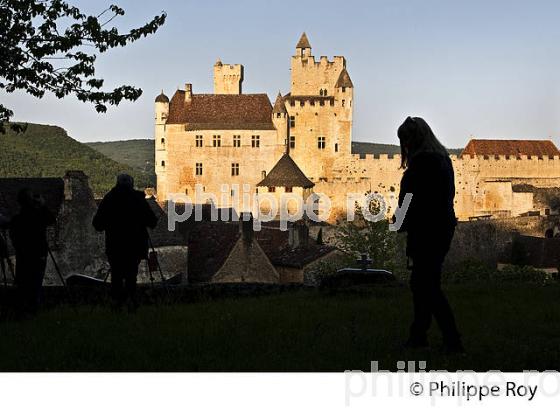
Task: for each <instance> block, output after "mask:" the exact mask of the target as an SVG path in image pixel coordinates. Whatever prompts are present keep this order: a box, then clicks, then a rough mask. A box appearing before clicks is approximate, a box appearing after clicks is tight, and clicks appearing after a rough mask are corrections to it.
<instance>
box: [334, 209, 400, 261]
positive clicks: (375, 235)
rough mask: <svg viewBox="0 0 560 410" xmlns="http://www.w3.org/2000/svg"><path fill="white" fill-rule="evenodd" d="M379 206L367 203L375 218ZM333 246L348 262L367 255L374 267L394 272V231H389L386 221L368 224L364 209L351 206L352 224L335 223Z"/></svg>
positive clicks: (397, 257)
mask: <svg viewBox="0 0 560 410" xmlns="http://www.w3.org/2000/svg"><path fill="white" fill-rule="evenodd" d="M378 207H379V205H378V204H376V203H375V202H374V201H372V202H371V203H370V212H371V213H372V214H373V215H375V214H376V213H377V211H378ZM334 240H335V245H336V247H337V248H338V249H339V250H340V251H341V252H343V253H344V254H345V255H346V256H347V259H351V260H352V261H353V260H354V259H356V258H358V257H359V256H360V255H361V254H367V255H369V257H370V258H371V259H372V260H373V265H374V267H375V268H380V269H387V270H394V269H395V268H396V267H397V265H398V264H399V263H398V260H397V259H400V258H399V256H400V255H399V254H398V249H399V239H398V238H397V233H396V232H391V231H389V221H388V220H387V219H382V220H380V221H377V222H372V221H368V220H367V219H366V218H365V217H364V210H363V209H362V207H361V206H360V205H359V204H356V205H355V219H354V221H352V222H340V223H338V224H337V226H336V229H335V234H334Z"/></svg>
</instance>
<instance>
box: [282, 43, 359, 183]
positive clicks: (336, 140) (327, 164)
mask: <svg viewBox="0 0 560 410" xmlns="http://www.w3.org/2000/svg"><path fill="white" fill-rule="evenodd" d="M353 97H354V85H353V84H352V80H351V79H350V75H349V74H348V71H347V70H346V60H345V58H344V57H340V56H337V57H334V59H333V60H332V61H329V59H328V58H327V57H325V56H321V57H320V59H319V61H316V60H315V57H314V56H313V55H312V49H311V44H310V42H309V39H308V38H307V35H306V34H305V33H303V34H302V35H301V38H300V39H299V41H298V43H297V45H296V52H295V55H294V56H292V61H291V92H290V94H289V95H288V96H287V97H286V98H285V102H286V108H287V110H288V117H289V128H288V131H289V140H290V152H291V155H292V157H293V158H294V160H295V161H296V162H297V164H298V165H299V166H300V167H301V168H302V170H303V171H304V172H305V174H306V175H307V176H309V177H310V178H311V179H312V180H314V181H318V180H328V179H329V178H332V169H333V166H334V163H335V161H336V160H337V159H339V158H341V157H343V156H345V155H349V154H350V153H351V140H352V111H353Z"/></svg>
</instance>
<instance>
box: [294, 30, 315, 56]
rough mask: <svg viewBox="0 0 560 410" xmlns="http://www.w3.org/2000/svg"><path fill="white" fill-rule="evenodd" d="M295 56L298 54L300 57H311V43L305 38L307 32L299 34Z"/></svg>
mask: <svg viewBox="0 0 560 410" xmlns="http://www.w3.org/2000/svg"><path fill="white" fill-rule="evenodd" d="M296 56H299V57H300V58H307V57H311V44H310V43H309V39H308V38H307V34H305V32H304V33H303V34H302V35H301V37H300V38H299V41H298V43H297V44H296Z"/></svg>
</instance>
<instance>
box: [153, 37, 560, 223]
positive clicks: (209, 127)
mask: <svg viewBox="0 0 560 410" xmlns="http://www.w3.org/2000/svg"><path fill="white" fill-rule="evenodd" d="M311 50H312V48H311V44H310V42H309V40H308V38H307V36H306V34H305V33H304V34H303V35H302V36H301V38H300V40H299V41H298V43H297V45H296V49H295V54H294V55H293V56H292V57H291V82H290V83H291V89H290V92H289V93H287V94H285V95H282V94H278V96H277V97H276V100H275V102H274V105H272V104H271V102H270V100H269V98H268V96H267V95H266V94H264V93H263V94H243V93H242V83H243V77H244V72H243V66H242V65H239V64H236V65H230V64H224V63H222V62H221V61H220V60H218V61H217V62H216V64H215V65H214V93H213V94H197V93H195V92H193V87H192V84H185V87H184V89H183V90H177V91H176V92H175V94H174V95H173V97H172V98H171V100H169V98H168V97H167V96H166V95H165V94H164V93H163V92H162V93H161V94H160V95H159V96H157V98H156V100H155V114H156V117H155V152H156V154H155V155H156V158H155V159H156V161H155V162H156V169H155V171H156V175H157V197H158V201H160V202H164V201H166V200H167V199H168V198H169V196H170V195H171V194H187V195H192V194H194V188H195V185H196V184H200V185H202V186H203V187H204V188H203V190H204V192H206V193H214V194H215V195H216V196H217V197H218V198H219V199H218V201H219V203H218V206H232V205H233V202H232V200H230V199H228V198H229V197H233V196H234V188H235V187H237V188H236V189H240V188H238V187H241V186H243V185H244V184H246V185H247V186H248V187H249V188H250V191H251V192H254V191H256V190H257V189H266V190H268V192H276V193H282V192H296V191H298V190H299V191H301V192H303V194H304V195H305V193H306V192H309V191H310V190H311V189H312V190H313V191H315V192H320V193H323V194H325V195H328V196H329V198H330V199H331V202H332V204H333V209H334V210H335V214H336V211H337V210H338V211H341V212H344V211H345V208H346V206H347V199H346V198H347V194H348V193H365V192H368V191H369V192H378V193H381V194H383V195H386V196H389V197H391V196H394V195H396V194H397V193H398V190H399V183H400V178H401V175H402V169H401V168H400V165H401V159H400V156H399V155H388V154H381V155H373V154H371V155H370V154H359V153H353V152H352V113H353V106H354V84H353V82H352V80H351V78H350V75H349V73H348V71H347V68H346V59H345V58H344V57H341V56H335V57H334V59H333V60H332V61H331V60H329V59H328V58H327V57H325V56H322V57H320V58H319V60H316V59H315V57H314V56H313V55H312V52H311ZM395 126H397V124H396V125H395ZM451 158H452V162H453V166H454V169H455V179H456V181H455V185H456V197H455V211H456V214H457V217H458V218H459V219H460V220H468V219H472V218H479V217H492V216H518V215H523V214H528V213H540V214H544V213H548V212H549V211H550V210H549V209H547V207H546V205H544V206H542V205H539V206H537V205H536V204H535V203H534V200H533V195H534V194H533V192H532V191H531V189H519V188H518V187H535V188H555V187H560V151H558V149H557V148H556V146H555V145H554V144H553V143H552V142H551V141H548V140H541V141H536V140H471V141H470V142H469V143H468V145H467V146H466V147H465V149H464V150H463V152H462V154H461V155H458V156H457V155H452V156H451ZM223 184H229V185H230V186H232V189H231V193H228V195H223V194H224V193H223V192H220V190H221V189H222V185H223ZM258 187H261V188H258ZM220 193H222V195H220ZM331 216H332V215H331Z"/></svg>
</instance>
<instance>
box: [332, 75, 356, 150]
mask: <svg viewBox="0 0 560 410" xmlns="http://www.w3.org/2000/svg"><path fill="white" fill-rule="evenodd" d="M334 89H335V105H336V106H338V107H339V110H338V112H337V118H338V127H337V128H338V129H337V132H336V134H335V139H336V141H335V144H336V151H338V152H341V153H344V154H350V153H351V151H352V121H353V119H352V113H353V111H354V109H353V108H352V105H353V100H354V84H352V80H351V79H350V75H349V74H348V71H346V68H344V69H342V71H341V72H340V75H339V77H338V80H337V81H336V84H335V86H334Z"/></svg>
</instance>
